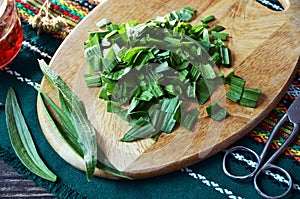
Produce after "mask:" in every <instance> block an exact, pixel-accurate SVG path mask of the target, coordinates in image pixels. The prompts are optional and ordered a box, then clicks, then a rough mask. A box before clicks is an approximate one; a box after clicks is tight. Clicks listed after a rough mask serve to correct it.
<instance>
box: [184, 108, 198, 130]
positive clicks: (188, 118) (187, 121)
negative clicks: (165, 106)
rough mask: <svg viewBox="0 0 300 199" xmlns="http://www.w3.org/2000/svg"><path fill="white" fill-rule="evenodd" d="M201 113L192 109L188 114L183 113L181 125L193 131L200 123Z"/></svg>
mask: <svg viewBox="0 0 300 199" xmlns="http://www.w3.org/2000/svg"><path fill="white" fill-rule="evenodd" d="M198 116H199V111H198V110H197V109H192V110H190V111H188V112H182V113H181V121H180V125H182V126H183V127H185V128H186V129H188V130H192V129H193V127H194V126H195V124H196V123H197V122H198Z"/></svg>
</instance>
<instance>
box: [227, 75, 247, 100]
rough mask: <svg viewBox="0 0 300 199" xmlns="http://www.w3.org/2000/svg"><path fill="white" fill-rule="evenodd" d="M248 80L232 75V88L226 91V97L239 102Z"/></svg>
mask: <svg viewBox="0 0 300 199" xmlns="http://www.w3.org/2000/svg"><path fill="white" fill-rule="evenodd" d="M245 83H246V81H245V80H243V79H242V78H239V77H237V76H232V77H231V81H230V90H229V92H228V93H226V97H227V98H228V99H230V100H231V101H233V102H238V101H239V100H240V99H241V97H242V94H243V90H244V86H245Z"/></svg>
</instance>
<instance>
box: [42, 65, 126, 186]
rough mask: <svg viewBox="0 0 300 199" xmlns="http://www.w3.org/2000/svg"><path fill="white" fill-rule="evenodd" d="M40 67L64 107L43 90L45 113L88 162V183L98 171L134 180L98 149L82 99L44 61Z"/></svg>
mask: <svg viewBox="0 0 300 199" xmlns="http://www.w3.org/2000/svg"><path fill="white" fill-rule="evenodd" d="M39 64H40V67H41V70H42V72H43V73H44V75H45V77H46V78H47V79H48V80H49V81H50V83H51V84H52V85H53V86H54V87H55V88H56V89H57V90H58V92H59V98H60V105H61V108H60V107H58V106H57V105H56V104H54V102H53V101H52V100H51V99H50V98H49V97H48V96H47V95H46V94H45V93H44V92H43V91H42V90H41V89H39V88H36V89H37V91H38V92H39V98H40V102H41V103H42V106H43V110H44V111H45V113H46V114H47V117H48V118H49V120H50V122H51V124H52V125H53V127H54V129H55V130H56V131H57V132H58V133H59V134H60V135H61V137H62V138H63V139H64V140H65V141H66V143H67V144H68V145H69V146H70V147H71V149H72V150H73V151H74V152H75V153H77V154H78V155H79V156H80V157H82V158H83V159H84V160H85V165H86V174H87V178H88V180H89V181H90V180H91V178H92V176H93V174H94V171H95V167H97V168H99V169H101V170H103V171H104V172H106V173H109V174H112V175H114V176H117V177H122V178H127V179H131V178H130V177H128V176H126V175H124V174H123V173H122V172H120V171H118V170H117V169H116V168H114V166H113V165H112V164H111V163H110V162H109V160H108V159H107V157H104V156H103V154H104V152H103V151H99V150H100V148H99V147H98V148H97V143H96V133H95V131H94V128H93V126H92V124H91V123H90V121H89V120H88V117H87V114H86V111H85V108H84V105H83V103H82V102H81V101H80V99H79V98H78V96H77V95H76V94H75V93H74V92H73V91H72V90H71V89H70V87H69V86H68V85H67V84H66V83H65V82H64V81H63V80H62V79H61V78H60V77H59V76H58V75H57V74H56V73H55V72H54V71H53V70H52V69H51V68H49V66H48V65H47V64H46V63H45V62H44V61H43V60H39ZM45 102H46V103H47V104H48V105H49V106H50V107H51V109H52V110H53V111H54V113H55V114H56V115H57V116H58V118H59V119H60V123H59V121H57V119H56V118H55V117H53V116H51V114H50V112H49V111H48V109H47V107H46V106H45ZM97 150H98V153H99V154H98V156H99V155H101V158H102V160H101V162H100V161H99V160H97ZM102 156H103V157H102Z"/></svg>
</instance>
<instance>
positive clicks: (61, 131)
mask: <svg viewBox="0 0 300 199" xmlns="http://www.w3.org/2000/svg"><path fill="white" fill-rule="evenodd" d="M41 93H42V91H41V90H40V92H39V94H38V98H39V100H40V102H41V105H42V108H43V110H44V111H45V114H46V115H47V117H48V119H49V122H50V123H51V124H52V127H53V128H54V130H55V131H56V133H57V134H58V135H59V136H60V137H61V138H62V139H63V140H64V141H65V143H66V144H68V145H69V146H70V148H71V149H72V150H73V151H74V152H75V153H76V154H78V155H79V156H80V157H81V158H83V157H84V154H83V152H82V149H81V147H80V143H78V137H75V135H74V133H76V132H71V133H70V132H69V130H68V129H67V128H65V127H63V125H61V124H60V122H59V121H57V120H55V118H54V117H53V116H51V114H50V112H49V111H48V108H47V107H46V105H45V102H44V99H46V98H48V100H51V99H50V98H49V97H48V96H47V95H46V94H44V95H43V96H44V97H45V98H44V99H43V97H42V95H41ZM48 100H46V101H47V102H48V103H49V101H48ZM52 103H53V102H52ZM54 106H55V105H54ZM54 106H53V104H51V105H50V107H52V108H53V107H54ZM64 110H65V109H64ZM56 114H57V112H56ZM102 159H104V162H105V163H102V162H100V161H99V160H98V161H97V164H96V167H97V168H99V169H101V170H102V171H104V172H106V173H108V174H111V175H114V176H117V177H122V178H126V179H132V178H130V177H128V176H126V175H125V174H123V173H122V172H120V171H119V170H117V169H116V168H115V167H114V166H113V165H112V164H111V163H110V162H108V161H107V157H106V156H105V157H104V156H103V158H102ZM105 160H106V161H105Z"/></svg>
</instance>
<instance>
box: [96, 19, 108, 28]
mask: <svg viewBox="0 0 300 199" xmlns="http://www.w3.org/2000/svg"><path fill="white" fill-rule="evenodd" d="M110 24H111V22H110V21H109V20H108V19H106V18H104V19H101V20H100V21H99V22H97V23H96V26H98V27H99V28H102V27H104V26H106V25H110Z"/></svg>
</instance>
